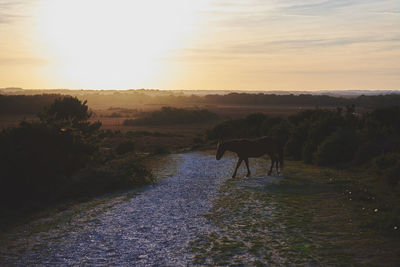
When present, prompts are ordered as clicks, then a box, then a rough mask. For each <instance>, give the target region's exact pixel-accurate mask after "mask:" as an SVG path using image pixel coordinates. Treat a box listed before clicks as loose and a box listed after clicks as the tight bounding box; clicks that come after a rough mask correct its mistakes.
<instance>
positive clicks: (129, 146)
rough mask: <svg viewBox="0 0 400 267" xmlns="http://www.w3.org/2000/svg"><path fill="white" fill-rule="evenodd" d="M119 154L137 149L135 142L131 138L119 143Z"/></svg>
mask: <svg viewBox="0 0 400 267" xmlns="http://www.w3.org/2000/svg"><path fill="white" fill-rule="evenodd" d="M115 151H116V152H117V154H119V155H122V154H125V153H130V152H133V151H135V143H134V142H133V141H131V140H126V141H123V142H121V143H119V144H118V145H117V147H116V148H115Z"/></svg>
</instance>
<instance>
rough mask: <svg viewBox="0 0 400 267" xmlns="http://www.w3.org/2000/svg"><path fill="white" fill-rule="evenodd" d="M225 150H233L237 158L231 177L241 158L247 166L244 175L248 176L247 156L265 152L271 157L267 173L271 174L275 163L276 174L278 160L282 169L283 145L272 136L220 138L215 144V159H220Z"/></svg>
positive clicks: (259, 155) (254, 156) (255, 156)
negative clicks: (224, 139) (228, 139)
mask: <svg viewBox="0 0 400 267" xmlns="http://www.w3.org/2000/svg"><path fill="white" fill-rule="evenodd" d="M227 150H228V151H232V152H235V153H236V154H237V156H238V158H239V159H238V162H237V164H236V168H235V171H234V173H233V175H232V177H233V178H234V177H235V176H236V172H237V169H238V168H239V166H240V164H241V163H242V161H243V160H244V162H245V163H246V167H247V175H246V176H250V169H249V158H258V157H261V156H262V155H265V154H267V155H268V156H269V157H270V158H271V168H270V170H269V172H268V175H271V173H272V169H273V167H274V164H275V163H276V173H277V174H278V162H279V164H280V168H281V169H283V145H282V144H281V142H279V140H277V139H274V138H272V137H267V136H264V137H261V138H257V139H253V140H249V139H237V140H231V141H227V142H224V141H222V139H221V140H219V141H218V144H217V154H216V156H215V157H216V159H217V160H220V159H221V158H222V156H223V155H224V153H225V151H227Z"/></svg>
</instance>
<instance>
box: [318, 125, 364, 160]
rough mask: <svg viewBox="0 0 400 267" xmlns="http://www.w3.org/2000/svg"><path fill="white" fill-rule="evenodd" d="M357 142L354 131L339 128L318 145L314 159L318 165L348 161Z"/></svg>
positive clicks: (351, 157)
mask: <svg viewBox="0 0 400 267" xmlns="http://www.w3.org/2000/svg"><path fill="white" fill-rule="evenodd" d="M358 144H359V138H358V136H357V134H356V132H355V131H353V130H350V129H339V130H337V131H336V132H334V133H333V134H332V135H330V136H329V137H327V138H326V139H325V140H324V141H323V142H322V143H321V145H319V146H318V150H317V152H316V154H315V161H316V163H317V164H319V165H338V164H341V163H350V162H351V161H352V159H353V156H354V154H355V152H356V150H357V148H358Z"/></svg>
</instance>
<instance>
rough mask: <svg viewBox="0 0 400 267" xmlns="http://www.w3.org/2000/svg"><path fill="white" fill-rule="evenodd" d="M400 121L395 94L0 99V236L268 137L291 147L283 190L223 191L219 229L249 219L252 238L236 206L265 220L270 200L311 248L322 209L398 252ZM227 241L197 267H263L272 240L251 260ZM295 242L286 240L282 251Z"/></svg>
mask: <svg viewBox="0 0 400 267" xmlns="http://www.w3.org/2000/svg"><path fill="white" fill-rule="evenodd" d="M68 92H70V93H71V95H67V94H66V93H68ZM399 118H400V95H397V94H387V95H376V96H373V95H369V96H365V95H362V96H354V97H339V96H328V95H311V94H300V95H293V94H289V95H277V94H264V93H257V94H251V93H228V94H213V95H207V94H204V95H201V94H197V95H188V94H181V93H176V92H175V93H170V92H162V91H161V92H160V91H146V90H139V91H123V92H118V91H97V92H96V91H89V92H88V91H77V92H73V91H62V92H61V91H60V92H56V94H40V95H35V94H33V95H22V94H19V95H10V94H7V95H0V123H1V125H0V126H1V128H2V130H1V132H0V146H1V148H2V149H1V151H0V169H1V172H2V173H1V181H0V183H1V198H2V199H1V200H2V201H1V203H2V204H1V207H0V208H1V210H0V211H1V215H2V216H1V217H2V222H1V226H2V229H3V230H4V229H10V227H11V228H12V227H14V225H15V223H16V222H18V223H21V220H22V221H24V220H25V221H26V218H28V217H29V216H32V215H34V216H35V214H38V212H43V211H44V210H49V209H50V210H51V209H54V208H56V209H57V208H58V207H61V206H65V205H66V203H75V202H80V201H87V200H88V199H91V198H93V197H95V196H99V195H103V194H105V193H109V192H115V191H121V190H128V189H132V188H137V187H138V186H143V185H146V184H154V183H157V180H156V179H155V175H154V172H157V171H158V170H157V168H154V167H151V166H150V165H149V164H147V162H149V161H151V160H152V159H154V158H157V157H163V156H162V155H164V154H167V153H182V152H184V151H188V150H192V151H203V150H209V149H213V148H214V146H215V144H216V142H217V140H218V139H219V138H221V137H222V138H224V139H225V140H227V139H234V138H256V137H259V136H264V135H268V136H275V137H278V138H280V140H281V142H282V143H285V144H286V145H285V158H286V160H288V165H287V166H288V168H287V170H284V171H283V176H284V179H282V180H281V181H280V182H279V183H278V184H276V185H264V184H263V185H262V188H259V189H260V190H261V189H262V190H264V189H265V190H267V189H268V190H267V191H265V192H264V191H257V190H256V191H254V190H255V189H254V188H253V187H254V186H257V184H256V185H252V186H253V187H252V189H251V190H250V188H247V189H246V190H248V191H249V190H250V191H251V192H250V191H249V192H248V193H249V194H250V195H249V194H247V195H243V194H244V193H245V192H244V191H243V190H242V189H240V188H242V186H243V185H241V183H242V181H240V184H238V183H239V181H238V180H227V181H225V183H224V185H223V186H222V187H221V189H220V190H221V191H220V193H221V194H220V195H219V196H218V197H217V198H216V199H215V203H214V206H213V208H212V209H211V210H210V214H211V215H212V216H211V217H210V218H212V221H213V223H214V224H215V225H217V226H218V225H219V224H220V223H221V222H224V221H225V220H227V219H229V221H234V222H236V221H237V220H238V219H239V218H242V219H243V221H240V220H239V221H237V223H236V224H237V225H236V224H235V223H233V224H232V227H233V228H232V229H233V230H235V229H236V230H235V231H236V232H237V231H238V229H239V228H240V229H241V227H242V228H243V227H244V228H243V229H242V230H243V236H242V238H250V236H246V231H244V230H245V229H248V227H250V226H251V224H254V223H256V224H257V225H258V224H259V223H261V221H259V220H258V221H256V222H255V221H254V220H253V221H252V220H250V221H246V220H245V218H247V217H248V218H253V219H254V217H253V216H250V215H251V214H250V215H249V214H247V213H243V212H248V211H247V210H246V211H241V210H242V209H243V206H238V203H241V201H242V202H243V201H244V202H246V203H245V204H246V205H250V206H254V205H256V206H257V208H258V209H261V210H262V209H263V208H264V206H263V205H267V202H268V201H266V200H267V199H269V200H271V199H270V198H271V197H272V198H273V200H274V201H279V203H280V205H281V206H282V207H283V208H282V210H283V211H285V212H286V211H287V212H288V211H289V210H291V214H292V215H293V214H296V216H294V217H293V216H292V215H290V214H286V215H285V214H283V215H285V216H288V217H287V218H286V217H285V218H286V219H287V220H289V219H290V221H288V222H287V223H289V224H293V225H292V226H293V227H298V229H300V230H299V231H303V230H304V231H305V233H306V232H307V231H308V232H307V236H306V237H307V240H308V239H312V238H313V235H315V234H316V233H315V232H312V231H311V230H310V229H309V228H307V227H308V226H310V225H314V224H316V223H317V221H318V218H317V217H315V216H314V215H311V214H310V212H309V211H307V208H310V209H311V210H312V211H313V213H315V214H320V215H321V216H322V217H321V218H328V217H329V216H330V215H329V214H327V213H326V212H325V211H324V207H323V205H322V204H324V205H326V207H327V210H328V211H329V212H339V211H340V207H345V213H346V216H347V217H349V218H351V219H350V221H351V222H350V223H351V231H358V233H368V234H371V236H375V237H376V236H380V237H382V238H383V239H382V240H385V238H386V237H389V236H391V239H390V242H389V241H388V242H389V243H390V244H392V245H393V244H396V241H395V240H396V238H398V237H399V229H398V228H399V227H400V208H399V206H398V203H399V201H400V199H399V195H400V179H399V177H400V120H399ZM160 155H161V156H160ZM157 159H158V158H157ZM257 162H258V161H257ZM232 167H233V166H232ZM159 168H164V167H159ZM258 180H259V178H257V179H256V180H255V181H258ZM243 182H244V181H243ZM265 186H266V187H265ZM238 188H239V189H240V190H239V189H238ZM253 189H254V190H253ZM238 190H239V191H240V192H241V193H240V192H239V191H238ZM246 190H245V191H246ZM253 191H254V192H253ZM300 191H301V192H300ZM242 195H243V196H242ZM249 196H251V197H250V198H249ZM232 199H236V202H235V201H231V200H232ZM249 201H250V202H252V203H253V204H251V203H249ZM302 201H304V205H303V204H301V203H300V202H302ZM257 203H258V204H257ZM260 203H261V204H260ZM263 203H264V204H263ZM246 205H245V206H246ZM259 205H261V206H259ZM341 205H342V206H341ZM343 205H344V206H343ZM229 210H231V211H232V212H228V211H229ZM221 211H224V212H223V213H221ZM235 211H237V212H236V213H235ZM254 212H255V213H257V212H258V211H257V210H254ZM246 214H247V215H248V216H247V215H246ZM245 215H246V216H247V217H246V216H245ZM283 215H282V216H283ZM328 215H329V216H328ZM235 216H236V217H235ZM249 216H250V217H249ZM279 216H280V215H279ZM279 216H278V217H279ZM282 216H281V217H282ZM283 217H284V216H283ZM342 217H343V216H342ZM342 217H341V216H338V217H337V220H332V221H331V224H332V225H330V224H329V223H328V224H327V222H324V225H328V227H329V229H330V231H333V230H332V229H341V227H343V229H349V226H348V223H349V222H348V221H346V222H345V220H344V217H343V218H342ZM347 217H346V218H347ZM279 218H280V217H279ZM295 218H303V219H304V220H299V219H295ZM342 219H343V220H342ZM263 223H264V222H263ZM265 223H267V222H265ZM333 224H334V225H333ZM307 225H308V226H307ZM306 226H307V227H306ZM235 227H236V228H235ZM260 227H261V228H263V229H264V228H268V225H267V224H265V225H264V224H262V225H260ZM260 227H259V228H260ZM271 227H272V226H271ZM261 228H260V229H261ZM306 228H307V229H306ZM240 229H239V230H240ZM257 229H258V228H257ZM257 229H256V230H257ZM260 229H258V230H260ZM233 230H232V231H233ZM258 230H257V231H258ZM320 230H321V231H322V230H324V229H322V228H321V229H320ZM325 230H326V229H325ZM226 231H227V232H226V233H224V234H223V233H222V232H217V233H215V234H212V235H209V236H205V237H203V238H202V239H201V238H200V239H199V240H198V242H197V243H195V244H193V251H194V253H195V254H196V255H197V256H196V262H197V263H199V264H207V263H214V264H223V263H226V264H230V263H232V264H233V263H235V262H231V261H229V258H230V255H231V256H232V255H233V256H236V258H237V257H238V255H242V254H243V253H245V254H246V253H247V254H246V255H249V253H250V254H252V253H253V252H254V253H253V254H254V255H255V257H256V258H257V260H254V263H255V264H256V263H257V262H258V260H259V258H260V257H258V256H257V255H259V254H260V253H261V254H262V253H264V252H265V251H264V250H265V248H264V247H263V246H262V245H261V244H262V242H264V241H265V240H264V239H262V238H261V237H260V236H258V237H257V236H256V237H255V236H253V237H252V238H253V239H252V244H253V245H252V246H254V247H253V248H251V249H250V250H249V251H247V250H243V249H239V248H238V247H242V245H240V244H239V243H238V242H239V241H238V240H234V236H231V235H230V234H229V233H230V232H229V231H230V230H229V229H227V230H226ZM304 231H303V232H304ZM318 231H319V230H318ZM318 231H317V235H318V233H319V232H318ZM346 231H347V230H346ZM278 232H280V231H278ZM385 236H386V237H385ZM314 237H315V236H314ZM290 238H291V237H290V236H287V240H286V241H288V242H289V241H290V240H291V239H290ZM393 238H395V239H393ZM227 240H228V241H229V242H228V241H227ZM388 240H389V239H388ZM225 241H226V242H225ZM242 241H243V240H242ZM242 241H240V242H242ZM292 241H293V240H292ZM322 241H323V240H322ZM322 241H321V242H322ZM350 241H351V240H350V239H348V240H347V241H346V242H350ZM353 241H354V240H353ZM257 242H258V243H257ZM293 242H295V243H296V242H297V243H296V244H297V245H298V246H299V247H296V246H294V247H292V248H291V249H292V250H293V251H289V252H290V253H292V254H293V253H295V254H296V253H297V254H298V253H300V254H301V253H302V255H303V256H307V257H309V259H310V260H309V261H307V262H308V263H318V262H319V263H323V262H325V263H327V264H329V263H338V262H337V261H335V260H332V261H330V258H329V257H328V256H326V255H325V256H326V258H324V254H323V250H324V249H323V248H322V247H323V245H321V244H323V242H322V243H321V244H319V243H312V244H311V243H307V242H311V241H309V240H308V241H307V242H306V241H304V240H294V241H293ZM351 242H352V241H351ZM382 242H383V243H384V241H382ZM389 243H388V244H389ZM346 244H347V243H346ZM219 245H221V246H219ZM347 245H349V244H347ZM347 245H346V246H347ZM232 246H234V247H232ZM243 246H244V245H243ZM321 246H322V247H321ZM334 246H339V243H337V244H336V243H335V244H334ZM349 246H350V245H349ZM385 247H386V246H385ZM277 248H278V249H279V250H284V249H287V248H284V247H279V246H278V247H277ZM360 249H361V250H363V248H362V247H360ZM235 251H236V252H235ZM245 251H247V252H245ZM364 252H365V250H364ZM235 253H236V254H235ZM290 253H289V254H290ZM332 253H335V252H332ZM346 253H347V252H346ZM234 254H235V255H234ZM289 254H288V255H289ZM297 254H296V255H297ZM300 254H299V255H300ZM348 254H349V253H347V254H346V257H347V256H349V255H348ZM360 255H363V253H358V254H357V256H360ZM385 255H391V254H390V252H388V253H387V254H385ZM289 256H290V255H289ZM349 257H350V256H349ZM390 257H392V258H391V260H389V261H388V263H390V264H392V263H393V262H395V261H396V259H395V258H393V256H390ZM234 258H235V257H234ZM296 259H298V258H296ZM296 259H293V261H295V260H296ZM324 259H325V260H324ZM374 261H379V257H378V258H374ZM263 262H264V261H263V260H261V263H263ZM276 262H277V263H278V262H279V260H277V261H276ZM283 262H285V263H290V262H291V261H290V259H289V260H288V261H283ZM357 262H358V263H360V261H355V263H357ZM242 263H243V261H242ZM281 263H282V262H281ZM303 263H304V262H303ZM341 263H344V262H341ZM367 263H368V262H367Z"/></svg>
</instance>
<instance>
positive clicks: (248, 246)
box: [192, 160, 400, 266]
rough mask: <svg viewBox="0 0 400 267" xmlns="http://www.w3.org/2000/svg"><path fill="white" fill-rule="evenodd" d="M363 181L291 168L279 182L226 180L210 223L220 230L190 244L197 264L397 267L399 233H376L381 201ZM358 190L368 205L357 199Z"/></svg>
mask: <svg viewBox="0 0 400 267" xmlns="http://www.w3.org/2000/svg"><path fill="white" fill-rule="evenodd" d="M261 162H262V160H257V165H258V166H257V168H258V169H263V168H262V167H260V164H262V163H261ZM252 164H254V163H252ZM361 176H365V175H362V174H361V173H357V172H349V171H345V170H332V169H328V168H320V167H316V166H310V165H305V164H303V163H300V162H293V161H289V162H288V163H287V168H286V170H285V171H284V177H281V178H279V179H273V178H270V177H265V176H263V175H262V176H260V175H259V174H256V175H255V176H253V177H251V178H235V179H229V180H228V181H227V182H226V183H225V185H224V186H223V187H222V188H221V190H220V192H219V196H218V198H217V199H216V200H215V203H214V207H213V209H212V210H211V212H210V214H208V215H207V217H208V219H209V220H210V221H211V222H212V223H213V224H214V225H215V226H217V229H219V230H218V231H215V232H213V233H211V234H208V235H204V236H202V237H199V238H198V240H196V241H194V242H193V243H192V250H193V252H194V253H195V255H196V257H195V263H196V264H201V265H203V264H204V265H235V264H239V265H244V264H250V265H254V266H257V265H259V266H262V265H270V264H271V265H323V266H326V265H334V266H345V265H365V264H366V265H372V266H374V265H377V266H379V265H384V266H396V265H398V264H399V263H400V256H398V255H400V247H399V245H400V242H399V241H400V238H399V233H398V230H394V229H393V228H387V229H382V228H381V227H380V226H379V223H377V220H378V218H379V216H380V214H379V211H378V212H374V210H375V209H376V206H377V205H379V204H380V202H379V201H378V200H377V198H379V197H378V195H377V192H375V191H373V190H372V191H368V189H367V191H365V190H364V189H366V188H367V187H366V186H362V185H364V182H365V183H366V184H368V183H367V181H368V180H369V179H371V178H370V177H364V178H363V177H361ZM354 181H357V182H354ZM360 186H361V189H362V191H363V192H364V193H366V196H367V195H368V196H370V198H369V199H368V197H367V198H366V200H364V199H362V198H359V197H354V195H357V194H360V193H358V189H359V188H360ZM350 192H351V193H350ZM351 196H353V198H352V197H351ZM361 207H364V210H363V209H362V208H361ZM378 210H379V209H378ZM382 212H383V211H382ZM382 216H384V214H383V215H382ZM378 221H379V220H378ZM377 225H378V227H377ZM383 230H384V231H383Z"/></svg>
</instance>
